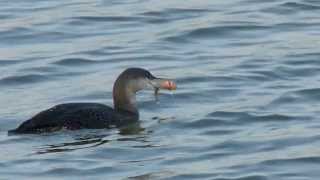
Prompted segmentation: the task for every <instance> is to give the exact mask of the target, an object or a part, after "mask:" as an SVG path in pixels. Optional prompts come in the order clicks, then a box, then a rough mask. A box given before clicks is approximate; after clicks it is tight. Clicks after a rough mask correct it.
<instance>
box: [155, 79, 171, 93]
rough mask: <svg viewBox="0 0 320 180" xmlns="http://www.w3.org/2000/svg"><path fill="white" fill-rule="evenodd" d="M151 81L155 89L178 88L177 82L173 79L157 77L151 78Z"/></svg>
mask: <svg viewBox="0 0 320 180" xmlns="http://www.w3.org/2000/svg"><path fill="white" fill-rule="evenodd" d="M150 83H151V85H152V86H153V87H154V88H155V89H166V90H170V91H172V90H176V89H177V85H176V83H175V82H174V81H173V80H171V79H164V78H155V79H153V80H150Z"/></svg>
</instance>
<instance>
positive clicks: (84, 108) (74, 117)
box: [10, 103, 138, 133]
mask: <svg viewBox="0 0 320 180" xmlns="http://www.w3.org/2000/svg"><path fill="white" fill-rule="evenodd" d="M137 120H138V115H135V114H133V113H130V112H127V113H126V112H115V110H114V109H113V108H111V107H109V106H106V105H104V104H99V103H67V104H59V105H56V106H54V107H52V108H50V109H47V110H44V111H42V112H40V113H38V114H37V115H35V116H34V117H32V118H31V119H29V120H27V121H25V122H23V123H22V124H21V125H20V126H19V127H18V128H17V129H14V130H11V131H10V132H11V133H42V132H52V131H57V130H61V129H69V130H76V129H101V128H111V127H121V126H123V125H126V124H130V123H132V122H136V121H137Z"/></svg>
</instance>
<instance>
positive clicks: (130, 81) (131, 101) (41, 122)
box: [9, 68, 176, 133]
mask: <svg viewBox="0 0 320 180" xmlns="http://www.w3.org/2000/svg"><path fill="white" fill-rule="evenodd" d="M172 83H173V82H172V81H170V80H165V79H159V78H155V77H154V76H153V75H151V73H149V72H148V71H146V70H144V69H140V68H129V69H127V70H125V71H124V72H123V73H121V74H120V76H119V77H118V78H117V80H116V82H115V84H114V88H113V100H114V105H115V107H114V108H111V107H109V106H106V105H104V104H99V103H66V104H59V105H56V106H54V107H52V108H49V109H47V110H44V111H41V112H39V113H38V114H36V115H35V116H33V117H32V118H30V119H29V120H26V121H25V122H23V123H22V124H21V125H20V126H19V127H18V128H16V129H14V130H10V131H9V133H42V132H53V131H58V130H61V129H69V130H76V129H102V128H111V127H121V126H124V125H128V124H130V123H134V122H136V121H137V120H138V119H139V113H138V110H137V107H136V105H135V94H136V92H137V91H139V90H141V89H144V88H145V87H147V86H148V85H149V84H152V86H153V87H154V88H157V89H158V88H162V89H169V90H172V89H175V88H176V87H175V84H172Z"/></svg>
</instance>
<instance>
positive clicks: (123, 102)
mask: <svg viewBox="0 0 320 180" xmlns="http://www.w3.org/2000/svg"><path fill="white" fill-rule="evenodd" d="M147 88H154V89H167V90H175V89H176V84H175V83H174V82H173V81H172V80H169V79H163V78H157V77H155V76H154V75H152V74H151V73H150V72H149V71H147V70H145V69H142V68H128V69H126V70H125V71H123V72H122V73H121V74H120V75H119V77H118V78H117V80H116V82H115V83H114V86H113V101H114V107H115V109H116V110H126V111H131V112H134V113H138V112H137V109H136V107H135V97H136V96H135V95H136V92H138V91H140V90H142V89H147Z"/></svg>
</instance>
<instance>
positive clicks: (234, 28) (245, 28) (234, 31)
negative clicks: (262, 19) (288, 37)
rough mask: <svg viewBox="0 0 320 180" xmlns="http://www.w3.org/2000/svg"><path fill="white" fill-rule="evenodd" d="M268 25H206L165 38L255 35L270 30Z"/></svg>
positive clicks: (169, 39) (177, 40) (173, 39)
mask: <svg viewBox="0 0 320 180" xmlns="http://www.w3.org/2000/svg"><path fill="white" fill-rule="evenodd" d="M269 29H270V27H268V26H259V25H228V26H214V27H204V28H197V29H194V30H191V31H190V32H187V33H183V34H179V35H176V36H169V37H166V38H165V39H164V40H167V41H172V42H183V40H188V39H190V38H191V39H207V38H210V39H211V38H213V39H219V38H224V37H228V36H232V37H234V36H237V37H238V38H248V37H255V36H257V35H258V34H257V33H263V32H266V31H267V30H269Z"/></svg>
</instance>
